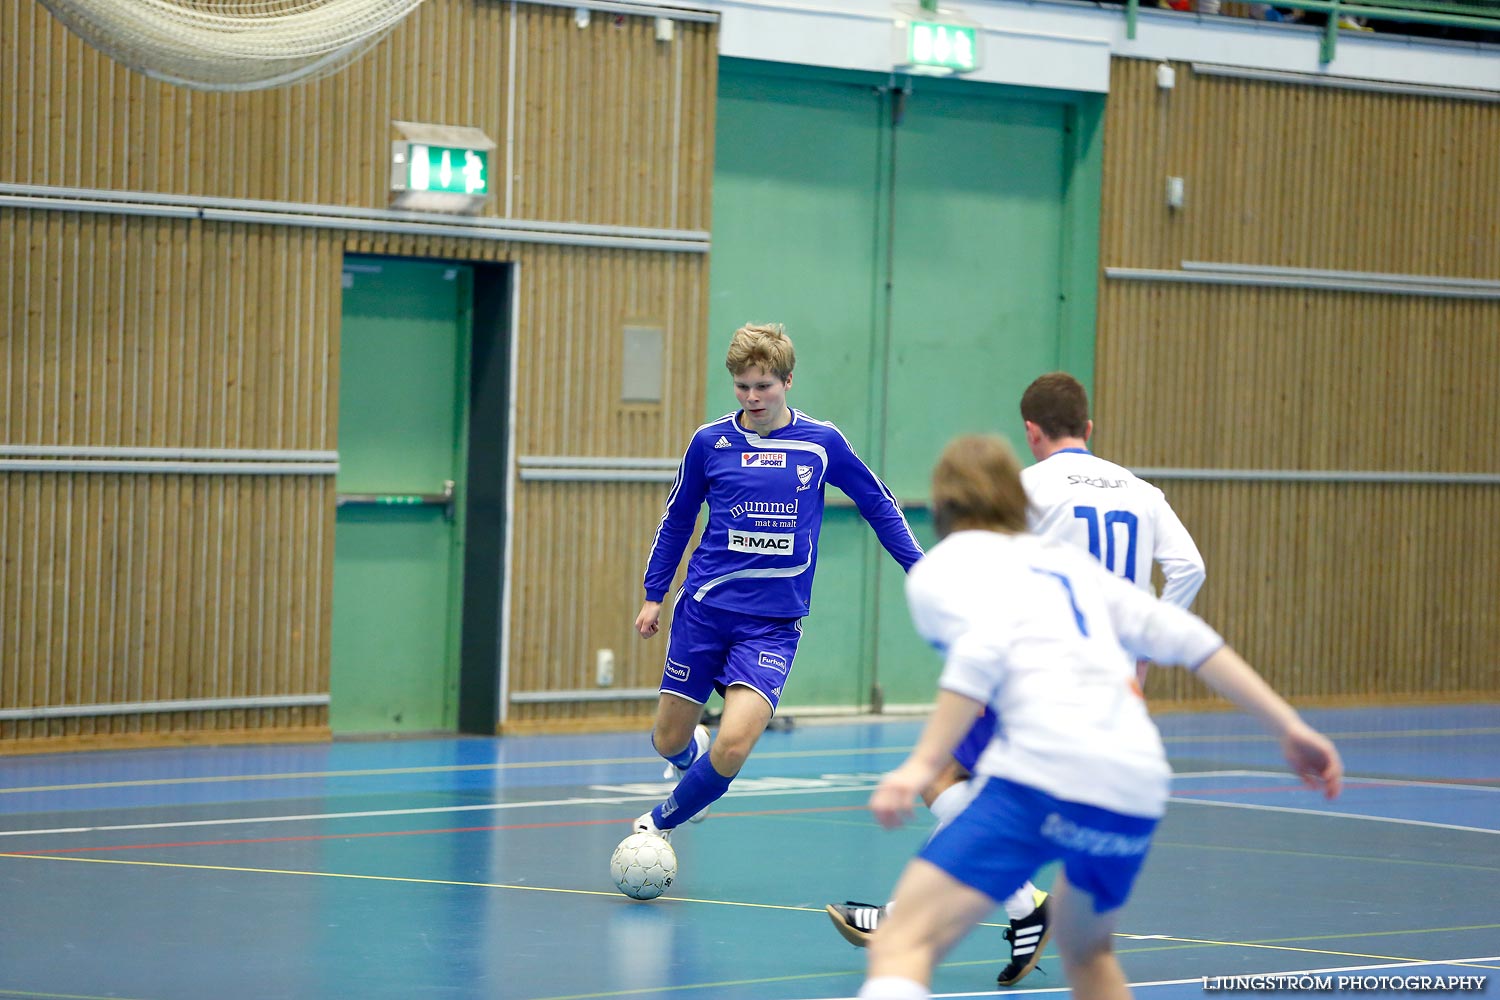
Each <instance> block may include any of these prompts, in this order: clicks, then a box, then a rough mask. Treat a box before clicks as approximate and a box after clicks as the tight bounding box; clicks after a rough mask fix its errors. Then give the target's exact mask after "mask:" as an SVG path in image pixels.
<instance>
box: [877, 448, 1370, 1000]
mask: <svg viewBox="0 0 1500 1000" xmlns="http://www.w3.org/2000/svg"><path fill="white" fill-rule="evenodd" d="M1027 506H1028V502H1027V493H1026V492H1025V490H1024V489H1023V488H1022V485H1021V477H1020V469H1019V463H1018V462H1017V460H1016V457H1015V452H1014V451H1012V450H1011V448H1010V446H1009V445H1008V444H1006V443H1005V441H1004V440H1003V439H1001V438H999V437H996V436H978V435H974V436H969V437H963V438H958V439H956V440H955V441H953V442H952V443H951V444H949V446H948V447H947V449H945V450H944V452H943V455H942V457H941V458H940V459H939V460H938V464H937V468H936V469H935V470H934V472H933V481H932V512H933V523H934V526H935V527H936V529H937V534H938V537H939V538H940V539H942V540H941V541H940V542H939V544H938V545H936V546H935V547H934V548H933V549H932V550H931V551H929V552H928V553H927V555H926V556H925V557H924V558H923V559H922V561H921V562H919V563H918V564H917V565H916V566H915V567H913V568H912V570H911V572H910V573H909V575H908V576H907V584H906V593H907V602H908V605H909V606H910V610H911V615H912V622H913V624H914V625H915V626H916V628H917V631H918V632H920V633H921V634H922V636H923V637H924V638H926V639H927V640H928V641H929V642H931V643H932V644H933V645H934V646H935V647H937V649H938V650H939V651H940V652H942V654H943V656H944V665H943V671H942V675H941V676H940V678H939V679H938V691H937V702H936V708H935V709H934V711H933V713H932V716H931V717H930V718H929V719H928V722H927V725H926V727H925V728H924V730H923V732H922V736H921V738H920V739H919V740H918V742H917V746H916V748H915V749H914V750H913V751H912V753H911V755H910V756H909V757H908V758H907V759H906V760H905V761H904V762H903V763H902V764H901V765H900V766H899V767H897V768H896V769H895V770H894V771H892V772H890V773H889V774H887V775H886V776H885V777H884V778H883V779H882V780H881V782H880V785H879V787H878V788H877V789H876V790H875V793H874V795H873V796H871V799H870V809H871V811H872V812H873V813H874V814H875V817H876V819H877V820H879V822H880V823H881V825H883V826H885V827H887V828H891V827H895V826H898V825H900V824H901V823H902V822H904V821H905V820H906V819H908V818H909V817H910V816H911V814H912V809H913V805H914V803H915V800H916V798H917V796H918V795H919V794H921V793H923V792H925V790H926V789H927V788H928V787H929V785H930V784H931V783H932V781H933V780H934V778H935V777H936V776H937V775H938V774H939V773H940V772H941V771H942V770H943V769H944V768H945V767H947V766H948V763H949V761H950V760H951V759H952V755H953V752H954V750H955V748H956V747H957V746H958V745H959V743H960V741H961V740H963V739H964V738H965V736H966V734H967V733H968V732H970V731H971V729H972V726H973V724H974V722H975V720H976V719H977V718H978V717H979V715H980V713H981V712H982V711H985V710H986V709H987V710H989V711H990V712H993V714H994V715H995V716H996V730H995V736H994V738H993V739H992V740H991V741H990V743H989V745H988V746H986V747H985V748H984V751H983V752H982V753H981V754H980V756H979V759H978V761H977V763H976V766H975V769H974V773H975V777H974V778H973V780H971V781H970V782H969V784H970V785H971V786H974V792H973V794H972V795H970V797H969V799H968V802H967V803H966V804H965V805H964V807H963V809H962V810H961V811H960V812H959V813H958V815H956V816H954V817H953V818H952V819H950V820H949V821H948V822H947V823H946V824H945V825H943V826H942V827H941V828H939V830H938V831H937V832H936V833H934V834H933V836H932V838H931V839H930V840H928V842H927V844H926V846H924V847H923V848H922V849H921V850H920V851H919V852H918V854H917V856H916V857H915V858H914V859H913V860H912V861H911V862H910V863H909V864H908V865H907V867H906V870H905V871H904V872H903V874H902V875H901V878H900V881H899V882H898V883H897V886H896V892H895V898H894V901H893V903H892V905H891V907H890V914H889V916H888V917H887V918H886V919H885V920H883V921H882V922H881V924H880V930H879V932H878V933H876V934H875V935H873V936H872V937H871V939H870V941H869V943H868V947H869V968H868V978H867V979H866V981H865V984H864V986H863V987H862V988H861V990H860V992H859V996H860V997H861V998H864V1000H925V998H927V997H928V996H929V995H930V994H929V989H930V984H931V981H932V971H933V968H934V967H935V965H936V963H938V962H940V961H941V960H942V959H943V957H944V956H945V955H946V954H947V953H948V951H949V950H950V949H951V948H952V947H953V946H954V945H955V944H956V943H957V942H958V941H959V940H961V939H962V938H963V937H964V936H965V935H966V934H967V933H968V931H969V930H970V929H971V928H972V927H973V926H974V925H975V924H976V923H977V922H978V921H980V920H981V919H983V918H984V916H985V915H986V914H987V913H988V912H989V911H990V910H991V909H993V908H994V907H995V906H996V905H997V904H998V903H999V902H1000V901H1001V900H1004V899H1006V898H1007V897H1008V896H1010V895H1011V894H1012V893H1013V892H1014V891H1015V890H1016V889H1017V887H1018V886H1021V885H1023V884H1025V882H1026V880H1027V879H1029V878H1030V877H1032V874H1033V873H1034V872H1035V871H1036V870H1037V869H1038V868H1039V867H1041V866H1042V865H1045V864H1048V863H1053V862H1057V863H1060V864H1061V866H1062V870H1061V872H1060V873H1059V874H1058V876H1057V880H1056V882H1055V883H1054V885H1053V892H1052V901H1053V904H1054V911H1055V913H1054V919H1055V922H1056V925H1057V928H1058V929H1057V940H1058V950H1059V952H1060V953H1061V955H1062V961H1063V968H1064V972H1065V973H1066V976H1067V981H1068V983H1069V985H1070V986H1071V988H1072V990H1073V993H1074V995H1075V996H1085V997H1090V998H1092V1000H1128V997H1129V996H1130V991H1129V988H1128V987H1127V985H1126V980H1125V976H1124V974H1123V972H1122V971H1121V969H1120V965H1119V962H1118V961H1117V960H1116V958H1115V955H1114V951H1113V944H1112V938H1113V936H1114V931H1115V926H1116V919H1117V916H1118V913H1119V909H1120V907H1122V906H1123V905H1124V904H1125V901H1126V900H1127V899H1128V898H1129V895H1130V890H1131V887H1132V885H1133V883H1134V881H1135V878H1136V875H1137V874H1138V873H1139V871H1140V868H1141V865H1142V863H1143V862H1144V860H1145V858H1146V854H1147V851H1148V850H1149V848H1150V846H1151V839H1152V835H1153V833H1154V832H1155V828H1156V824H1157V821H1158V820H1159V818H1160V817H1161V816H1162V814H1163V813H1164V812H1165V809H1166V803H1167V795H1168V791H1169V787H1168V786H1169V780H1170V777H1171V768H1170V767H1169V765H1168V763H1167V758H1166V753H1165V751H1164V749H1163V747H1162V742H1161V736H1160V734H1159V733H1158V732H1157V729H1156V726H1155V725H1154V724H1153V723H1152V721H1151V717H1150V715H1149V713H1148V712H1147V711H1146V705H1145V701H1144V699H1142V698H1141V696H1140V692H1139V690H1138V688H1137V686H1136V684H1135V677H1134V663H1135V662H1136V660H1138V659H1141V658H1150V659H1154V660H1156V661H1158V662H1161V663H1164V664H1177V665H1182V666H1186V667H1188V668H1190V669H1193V670H1194V671H1195V672H1196V673H1197V675H1198V677H1199V678H1200V679H1201V680H1203V681H1204V682H1205V683H1206V684H1207V685H1208V686H1209V687H1211V688H1213V689H1214V690H1215V691H1217V692H1219V693H1220V694H1222V695H1224V696H1225V697H1226V698H1228V699H1230V700H1231V701H1233V702H1235V703H1236V704H1237V705H1239V706H1240V707H1241V708H1243V709H1245V710H1246V711H1248V712H1250V713H1251V714H1252V715H1254V716H1255V717H1256V718H1257V719H1259V720H1260V722H1261V723H1262V724H1263V725H1264V726H1265V727H1266V728H1267V729H1268V730H1269V731H1270V732H1271V733H1272V734H1273V735H1274V736H1275V737H1276V738H1277V740H1278V741H1279V743H1280V746H1281V749H1282V752H1283V754H1284V756H1285V757H1286V760H1287V763H1288V764H1289V765H1290V767H1291V769H1292V771H1293V772H1294V773H1295V774H1297V775H1298V776H1299V777H1300V778H1301V779H1302V781H1303V783H1304V784H1306V785H1307V786H1308V787H1310V788H1314V789H1318V790H1320V791H1322V792H1323V793H1324V795H1325V796H1326V797H1328V798H1330V799H1331V798H1333V797H1335V796H1336V795H1338V793H1339V790H1340V787H1341V784H1342V778H1343V765H1342V764H1341V762H1340V760H1339V755H1338V752H1337V750H1335V749H1334V746H1333V744H1332V743H1330V742H1329V741H1328V740H1327V739H1326V738H1325V737H1324V736H1322V735H1321V734H1320V733H1318V732H1317V731H1316V730H1314V729H1312V728H1311V727H1309V726H1308V725H1307V724H1306V723H1305V722H1303V721H1302V719H1301V718H1300V717H1299V716H1298V715H1297V713H1296V711H1295V710H1293V709H1292V707H1291V706H1290V705H1288V704H1287V703H1286V702H1285V701H1284V700H1283V699H1282V698H1281V697H1280V696H1279V695H1277V694H1276V693H1275V692H1274V691H1273V690H1272V689H1271V688H1270V687H1269V686H1267V684H1266V683H1265V681H1264V680H1262V679H1261V677H1260V675H1259V674H1257V673H1256V672H1255V670H1254V669H1253V668H1251V667H1250V665H1249V664H1247V663H1246V662H1245V661H1244V660H1243V659H1241V658H1240V656H1239V655H1238V654H1237V653H1235V652H1234V650H1232V649H1230V648H1229V647H1228V646H1227V645H1225V644H1224V641H1223V640H1222V639H1221V638H1220V637H1219V635H1218V634H1217V633H1216V632H1215V631H1214V630H1213V629H1212V628H1210V627H1209V626H1208V625H1206V624H1205V623H1204V622H1203V621H1202V620H1201V619H1199V618H1197V617H1196V616H1194V615H1193V614H1191V613H1190V612H1187V611H1184V610H1182V609H1181V608H1178V607H1175V606H1173V605H1171V604H1168V603H1166V602H1165V601H1161V600H1157V599H1155V598H1153V597H1152V596H1150V595H1149V594H1147V593H1145V592H1143V591H1142V590H1141V589H1140V588H1137V587H1133V586H1130V585H1129V584H1128V583H1126V582H1124V581H1123V580H1121V579H1120V578H1119V577H1118V576H1117V575H1115V574H1111V573H1109V572H1106V571H1105V570H1104V569H1103V568H1102V567H1101V566H1100V564H1099V561H1098V560H1095V559H1092V558H1090V557H1089V556H1087V555H1085V554H1084V553H1082V552H1079V551H1077V550H1076V549H1073V548H1071V547H1069V546H1064V545H1056V544H1052V543H1049V542H1047V541H1046V540H1044V539H1040V538H1037V537H1034V536H1033V535H1031V534H1029V533H1028V532H1027V531H1026V523H1027Z"/></svg>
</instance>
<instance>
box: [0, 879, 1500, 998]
mask: <svg viewBox="0 0 1500 1000" xmlns="http://www.w3.org/2000/svg"><path fill="white" fill-rule="evenodd" d="M0 858H20V859H26V860H32V861H72V862H77V863H82V864H97V865H129V866H135V867H142V868H175V869H188V870H195V871H226V872H244V873H249V874H254V875H304V876H311V877H315V878H339V879H355V880H360V881H370V882H396V883H406V884H415V885H451V886H462V887H466V888H474V889H517V890H524V891H528V892H553V893H563V894H567V895H577V896H609V897H612V898H613V897H617V896H618V893H615V892H608V891H605V890H599V889H559V888H553V887H549V886H537V885H510V884H507V883H503V882H467V881H460V880H456V879H428V878H408V877H403V876H395V875H360V874H355V873H351V872H309V871H298V870H295V869H281V868H246V867H239V866H234V865H202V864H184V863H180V862H168V861H136V860H126V859H120V858H80V857H59V856H56V855H46V854H14V853H0ZM662 902H664V903H706V904H709V905H714V906H736V907H744V908H747V909H757V910H781V911H787V912H794V913H820V912H822V911H821V910H816V909H813V908H811V907H806V906H780V905H776V904H771V903H745V902H737V901H733V900H723V899H698V898H694V897H683V896H672V897H666V898H664V899H663V900H662ZM981 926H987V927H995V926H1000V925H998V924H989V923H986V924H982V925H981ZM1487 926H1488V925H1483V926H1481V927H1479V928H1446V929H1448V930H1471V929H1485V928H1486V927H1487ZM1444 929H1445V928H1435V929H1434V931H1433V932H1436V931H1438V930H1444ZM1389 933H1400V932H1394V931H1393V932H1389ZM1405 933H1421V932H1412V931H1408V932H1405ZM1117 936H1120V937H1129V938H1138V937H1139V935H1126V934H1120V935H1117ZM1340 936H1343V937H1359V936H1362V935H1358V934H1349V935H1328V937H1340ZM1363 936H1372V935H1363ZM1152 940H1161V941H1171V942H1174V943H1179V944H1190V945H1202V946H1220V947H1230V948H1258V949H1264V950H1268V951H1290V952H1298V953H1303V954H1313V955H1336V956H1340V957H1347V958H1371V959H1378V960H1380V961H1389V962H1422V961H1426V960H1425V959H1415V958H1409V957H1397V956H1393V955H1373V954H1367V953H1363V952H1350V951H1333V950H1330V949H1326V948H1296V947H1291V946H1288V945H1279V944H1274V943H1270V942H1253V941H1215V940H1209V939H1203V938H1179V937H1171V936H1167V935H1162V936H1160V937H1156V936H1155V935H1153V936H1152ZM1281 940H1316V939H1312V938H1287V939H1281ZM1129 950H1130V951H1132V952H1136V951H1141V952H1144V951H1154V950H1164V949H1155V948H1132V949H1129ZM955 964H959V965H970V964H984V963H979V962H965V963H955ZM1452 964H1462V963H1452ZM1466 967H1467V966H1466ZM1472 967H1474V968H1481V969H1486V968H1495V967H1494V966H1486V965H1477V964H1474V965H1473V966H1472ZM848 974H849V973H848V972H837V973H817V974H803V975H796V976H781V977H774V978H766V979H750V980H735V981H725V982H717V983H696V984H692V985H685V986H680V987H666V988H663V987H654V988H653V989H652V990H627V991H616V992H609V993H580V994H573V995H570V996H566V997H562V996H559V997H547V998H541V1000H595V998H604V997H615V996H629V995H632V994H634V993H641V992H670V991H672V990H678V989H708V988H713V987H727V986H746V985H756V984H760V983H774V982H790V981H793V980H803V979H811V978H826V977H829V976H842V975H848ZM32 996H38V997H43V996H47V997H49V1000H53V998H51V997H50V995H42V994H33V995H32ZM55 1000H100V998H91V997H78V998H73V997H66V996H63V995H58V996H57V997H56V998H55Z"/></svg>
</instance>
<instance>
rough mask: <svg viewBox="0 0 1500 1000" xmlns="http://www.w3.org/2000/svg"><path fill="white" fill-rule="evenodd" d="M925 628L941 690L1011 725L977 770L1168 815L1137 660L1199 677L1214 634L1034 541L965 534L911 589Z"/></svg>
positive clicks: (1087, 562) (935, 557)
mask: <svg viewBox="0 0 1500 1000" xmlns="http://www.w3.org/2000/svg"><path fill="white" fill-rule="evenodd" d="M906 595H907V602H908V604H909V606H910V608H911V615H912V621H913V623H914V624H915V625H916V627H917V631H918V632H920V633H921V634H922V636H923V637H924V638H926V639H927V640H928V641H929V642H931V643H932V644H933V645H934V646H936V647H937V648H938V649H939V650H941V651H942V652H943V653H944V656H945V658H946V659H945V663H944V666H943V672H942V676H941V678H940V679H939V681H938V685H939V687H941V688H943V689H944V690H948V691H952V692H955V693H957V694H960V695H963V696H965V697H968V698H972V699H974V700H975V701H979V702H983V703H985V704H987V705H989V706H990V707H991V708H993V709H994V711H995V713H996V715H997V717H998V719H999V724H998V726H997V728H996V733H995V737H994V739H992V740H991V741H990V744H989V746H988V747H986V748H985V750H984V752H983V754H981V755H980V757H979V761H978V763H977V764H976V766H975V771H976V773H978V774H981V775H992V776H996V777H1002V778H1006V779H1008V780H1010V781H1015V782H1018V783H1020V784H1023V785H1028V786H1031V787H1033V788H1039V789H1041V790H1042V791H1045V792H1048V793H1050V794H1052V795H1054V796H1056V797H1057V798H1060V799H1065V800H1068V801H1073V802H1082V803H1086V804H1088V805H1095V806H1100V807H1102V808H1105V809H1112V810H1114V811H1115V812H1121V813H1126V814H1128V815H1135V816H1153V817H1154V816H1160V815H1162V813H1163V812H1165V810H1166V801H1167V792H1168V780H1169V778H1170V775H1171V769H1170V767H1169V766H1168V764H1167V757H1166V753H1165V751H1164V750H1163V748H1162V743H1161V737H1160V734H1159V733H1158V732H1157V729H1156V725H1155V723H1153V722H1152V721H1151V718H1150V716H1149V715H1148V714H1147V712H1146V703H1145V701H1144V700H1143V699H1142V698H1141V695H1140V690H1139V688H1138V687H1137V686H1136V683H1135V661H1136V659H1137V658H1146V659H1151V660H1154V661H1156V662H1157V663H1162V664H1182V665H1187V666H1190V667H1194V668H1196V667H1197V666H1198V664H1200V663H1202V662H1203V661H1204V660H1205V659H1207V658H1208V657H1209V656H1210V655H1212V654H1213V652H1214V651H1215V650H1217V649H1218V648H1219V647H1220V646H1222V645H1223V640H1222V639H1221V638H1219V635H1218V633H1217V632H1215V631H1214V630H1213V629H1212V628H1210V627H1209V626H1208V625H1206V624H1204V623H1203V621H1202V620H1201V619H1199V618H1198V617H1197V616H1196V615H1193V614H1192V613H1190V612H1188V611H1184V610H1182V609H1180V608H1177V607H1174V606H1172V605H1170V604H1166V603H1164V602H1162V601H1158V600H1156V599H1154V598H1152V597H1151V596H1150V595H1148V594H1146V593H1143V592H1142V591H1141V590H1140V589H1138V588H1136V587H1132V586H1130V584H1128V583H1126V582H1125V581H1123V580H1121V579H1120V578H1118V577H1116V576H1114V575H1112V574H1110V573H1108V572H1106V571H1105V570H1104V569H1103V568H1101V567H1100V566H1099V564H1098V563H1097V562H1096V561H1094V560H1093V559H1091V558H1089V556H1088V555H1087V554H1085V553H1083V552H1080V551H1078V550H1076V549H1074V548H1071V547H1069V546H1065V545H1058V544H1055V543H1052V542H1048V541H1046V540H1044V539H1040V538H1037V537H1035V536H1032V535H1025V534H1023V535H1005V534H1001V533H999V532H993V531H960V532H955V533H954V534H952V535H950V536H949V537H947V538H946V539H944V540H943V541H942V542H941V543H939V544H938V545H937V546H935V547H934V548H932V549H931V550H930V551H928V553H927V555H926V557H925V558H923V559H922V561H921V562H919V563H917V564H916V565H915V566H914V567H912V569H911V572H910V573H909V574H908V575H907V578H906Z"/></svg>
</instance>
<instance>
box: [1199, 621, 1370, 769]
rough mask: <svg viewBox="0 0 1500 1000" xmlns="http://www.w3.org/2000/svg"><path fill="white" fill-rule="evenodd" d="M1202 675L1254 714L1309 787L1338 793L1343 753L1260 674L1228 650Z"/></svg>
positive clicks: (1206, 662)
mask: <svg viewBox="0 0 1500 1000" xmlns="http://www.w3.org/2000/svg"><path fill="white" fill-rule="evenodd" d="M1198 676H1199V677H1201V678H1202V679H1203V681H1204V683H1206V684H1207V685H1208V686H1209V687H1211V688H1213V689H1214V690H1215V691H1217V692H1219V693H1220V694H1222V695H1223V696H1224V697H1226V698H1228V699H1229V700H1230V701H1232V702H1234V703H1235V704H1236V705H1238V706H1240V707H1241V708H1243V709H1244V710H1245V711H1247V712H1249V713H1250V714H1251V715H1254V716H1255V717H1256V718H1258V719H1260V721H1261V722H1263V723H1264V724H1265V726H1266V728H1267V729H1269V730H1270V731H1271V732H1272V733H1273V734H1274V735H1275V736H1276V738H1277V739H1278V740H1280V741H1281V752H1282V754H1283V755H1284V756H1285V757H1286V761H1287V764H1288V765H1289V766H1290V767H1291V769H1292V772H1293V773H1294V774H1296V775H1297V777H1299V778H1301V779H1302V783H1303V784H1304V785H1306V786H1307V787H1308V788H1314V789H1319V790H1321V791H1322V792H1323V796H1324V797H1325V798H1329V799H1332V798H1334V797H1336V796H1337V795H1338V794H1339V791H1340V789H1341V788H1342V787H1343V782H1344V763H1343V761H1342V760H1340V759H1339V752H1338V749H1337V748H1335V747H1334V745H1333V743H1332V742H1331V741H1330V740H1329V739H1328V737H1326V736H1324V735H1323V734H1322V733H1320V732H1318V731H1317V730H1316V729H1313V728H1312V727H1311V726H1309V725H1308V724H1307V723H1305V722H1303V721H1302V717H1301V716H1299V715H1298V714H1297V711H1296V709H1294V708H1292V706H1291V705H1289V704H1287V702H1286V700H1285V699H1284V698H1282V697H1281V695H1279V694H1277V693H1276V692H1275V691H1274V690H1272V689H1271V686H1270V685H1269V684H1267V683H1266V682H1265V680H1264V679H1263V678H1262V677H1261V676H1260V674H1258V673H1256V672H1255V669H1254V668H1253V667H1251V666H1250V664H1248V663H1246V662H1245V660H1244V659H1243V658H1242V657H1241V656H1240V655H1239V654H1238V653H1236V652H1235V651H1234V650H1233V649H1230V648H1229V647H1228V646H1221V647H1219V649H1218V651H1217V652H1215V653H1214V654H1213V655H1212V656H1210V657H1209V658H1208V659H1207V660H1204V661H1203V665H1202V666H1200V667H1199V668H1198Z"/></svg>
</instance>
